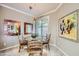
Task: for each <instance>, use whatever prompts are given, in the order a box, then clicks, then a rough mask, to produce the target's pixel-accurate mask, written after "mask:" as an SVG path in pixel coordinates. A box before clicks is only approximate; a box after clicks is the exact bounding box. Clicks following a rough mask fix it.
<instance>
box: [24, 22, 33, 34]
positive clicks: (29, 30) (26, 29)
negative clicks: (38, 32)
mask: <svg viewBox="0 0 79 59" xmlns="http://www.w3.org/2000/svg"><path fill="white" fill-rule="evenodd" d="M32 31H33V24H31V23H26V22H25V23H24V34H32Z"/></svg>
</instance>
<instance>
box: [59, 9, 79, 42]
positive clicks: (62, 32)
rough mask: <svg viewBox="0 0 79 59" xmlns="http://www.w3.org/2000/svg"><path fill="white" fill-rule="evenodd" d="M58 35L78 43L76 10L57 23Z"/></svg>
mask: <svg viewBox="0 0 79 59" xmlns="http://www.w3.org/2000/svg"><path fill="white" fill-rule="evenodd" d="M58 35H59V37H61V38H65V39H68V40H71V41H74V42H78V41H79V40H78V10H75V11H73V12H71V13H69V14H67V15H65V16H63V17H62V18H60V19H59V21H58Z"/></svg>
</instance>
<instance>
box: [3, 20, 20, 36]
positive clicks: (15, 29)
mask: <svg viewBox="0 0 79 59" xmlns="http://www.w3.org/2000/svg"><path fill="white" fill-rule="evenodd" d="M4 33H5V34H7V35H11V36H13V35H20V22H18V21H13V20H7V19H6V20H4Z"/></svg>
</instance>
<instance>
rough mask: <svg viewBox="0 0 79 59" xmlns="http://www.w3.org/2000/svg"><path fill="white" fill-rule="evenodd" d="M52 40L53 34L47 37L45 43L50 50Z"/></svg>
mask: <svg viewBox="0 0 79 59" xmlns="http://www.w3.org/2000/svg"><path fill="white" fill-rule="evenodd" d="M50 38H51V34H47V35H46V41H43V45H46V47H47V48H48V49H49V50H50V45H49V44H50Z"/></svg>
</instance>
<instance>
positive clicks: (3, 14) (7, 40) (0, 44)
mask: <svg viewBox="0 0 79 59" xmlns="http://www.w3.org/2000/svg"><path fill="white" fill-rule="evenodd" d="M4 19H11V20H17V21H21V33H23V32H24V22H29V23H33V21H32V19H31V18H29V17H28V16H27V15H25V14H21V13H18V12H16V11H13V10H10V9H7V8H4V7H0V49H2V48H6V47H10V46H14V45H16V44H17V43H18V36H6V35H4V34H3V21H4ZM21 36H22V34H21V35H20V37H21Z"/></svg>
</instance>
